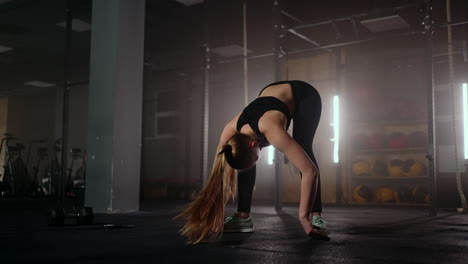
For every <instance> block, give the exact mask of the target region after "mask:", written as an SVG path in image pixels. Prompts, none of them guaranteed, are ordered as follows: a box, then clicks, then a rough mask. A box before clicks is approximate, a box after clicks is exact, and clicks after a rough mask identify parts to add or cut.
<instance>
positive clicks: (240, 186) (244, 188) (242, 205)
mask: <svg viewBox="0 0 468 264" xmlns="http://www.w3.org/2000/svg"><path fill="white" fill-rule="evenodd" d="M255 178H256V166H253V167H252V168H250V169H248V170H243V171H240V172H239V174H238V175H237V212H239V213H245V214H249V213H250V207H251V205H252V194H253V189H254V186H255Z"/></svg>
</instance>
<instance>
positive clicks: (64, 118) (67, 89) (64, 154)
mask: <svg viewBox="0 0 468 264" xmlns="http://www.w3.org/2000/svg"><path fill="white" fill-rule="evenodd" d="M65 12H66V33H65V58H64V76H63V77H64V78H63V79H64V90H63V109H62V170H61V175H60V178H59V203H60V206H62V205H63V198H64V197H63V194H64V190H63V188H64V182H65V183H66V182H67V181H66V177H67V154H68V142H67V141H68V112H69V109H68V108H69V92H70V86H71V84H70V79H71V70H70V58H71V41H72V18H73V15H72V10H71V0H67V7H66V11H65Z"/></svg>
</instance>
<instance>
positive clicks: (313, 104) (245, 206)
mask: <svg viewBox="0 0 468 264" xmlns="http://www.w3.org/2000/svg"><path fill="white" fill-rule="evenodd" d="M281 83H289V84H290V85H291V87H292V91H293V95H294V103H295V110H294V114H293V115H292V117H293V121H294V125H293V138H294V139H295V140H296V141H297V143H299V145H301V147H302V148H303V149H304V150H305V152H306V153H307V155H308V156H309V158H310V159H311V160H312V162H314V164H315V166H316V167H317V169H318V170H319V167H318V164H317V160H316V159H315V155H314V152H313V151H312V142H313V140H314V136H315V131H316V130H317V126H318V124H319V121H320V115H321V113H322V100H321V98H320V95H319V93H318V92H317V90H316V89H315V88H314V87H313V86H311V85H310V84H308V83H305V82H302V81H284V82H277V83H273V84H270V85H268V86H267V87H269V86H271V85H275V84H281ZM265 88H266V87H265ZM265 88H264V89H265ZM262 91H263V90H262ZM260 93H261V92H260ZM301 176H302V175H301ZM255 178H256V166H254V167H252V168H250V169H248V170H244V171H240V172H239V174H238V177H237V185H238V203H237V211H238V212H243V213H250V207H251V204H252V193H253V188H254V186H255ZM320 189H321V188H320V170H319V173H318V183H317V194H316V197H314V198H315V199H314V204H313V206H312V209H311V212H314V213H321V212H322V198H321V190H320Z"/></svg>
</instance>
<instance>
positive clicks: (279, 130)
mask: <svg viewBox="0 0 468 264" xmlns="http://www.w3.org/2000/svg"><path fill="white" fill-rule="evenodd" d="M264 135H265V137H266V138H267V140H268V142H270V144H272V145H273V146H274V147H275V148H276V149H278V150H279V151H281V152H282V153H283V154H284V155H285V156H286V157H287V158H288V159H289V160H290V161H291V162H292V164H293V165H294V166H295V167H296V168H297V169H298V170H299V171H300V172H301V173H302V179H301V198H300V203H299V221H300V222H301V225H302V228H303V229H304V232H305V233H306V234H307V235H309V234H310V233H311V232H313V231H314V228H313V226H312V224H311V222H310V218H309V217H310V210H311V208H312V203H313V198H314V197H315V195H316V192H317V179H318V170H317V168H316V167H315V165H314V163H313V162H312V160H310V158H309V157H308V156H307V154H306V152H305V151H304V149H303V148H302V147H301V146H300V145H299V144H298V143H297V142H296V141H295V140H294V139H293V138H292V137H291V136H290V135H289V134H288V133H287V131H286V130H285V129H284V128H283V127H282V126H280V125H278V126H275V125H270V126H268V128H267V129H266V130H265V133H264Z"/></svg>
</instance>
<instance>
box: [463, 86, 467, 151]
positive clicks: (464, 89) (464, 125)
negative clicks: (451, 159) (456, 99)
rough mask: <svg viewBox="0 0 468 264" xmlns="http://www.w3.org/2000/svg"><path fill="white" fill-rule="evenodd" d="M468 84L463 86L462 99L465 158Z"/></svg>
mask: <svg viewBox="0 0 468 264" xmlns="http://www.w3.org/2000/svg"><path fill="white" fill-rule="evenodd" d="M467 89H468V88H467V84H466V83H464V84H463V86H462V99H463V102H462V104H463V142H464V147H465V149H464V152H465V159H468V105H467V104H468V95H467V93H468V91H467Z"/></svg>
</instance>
